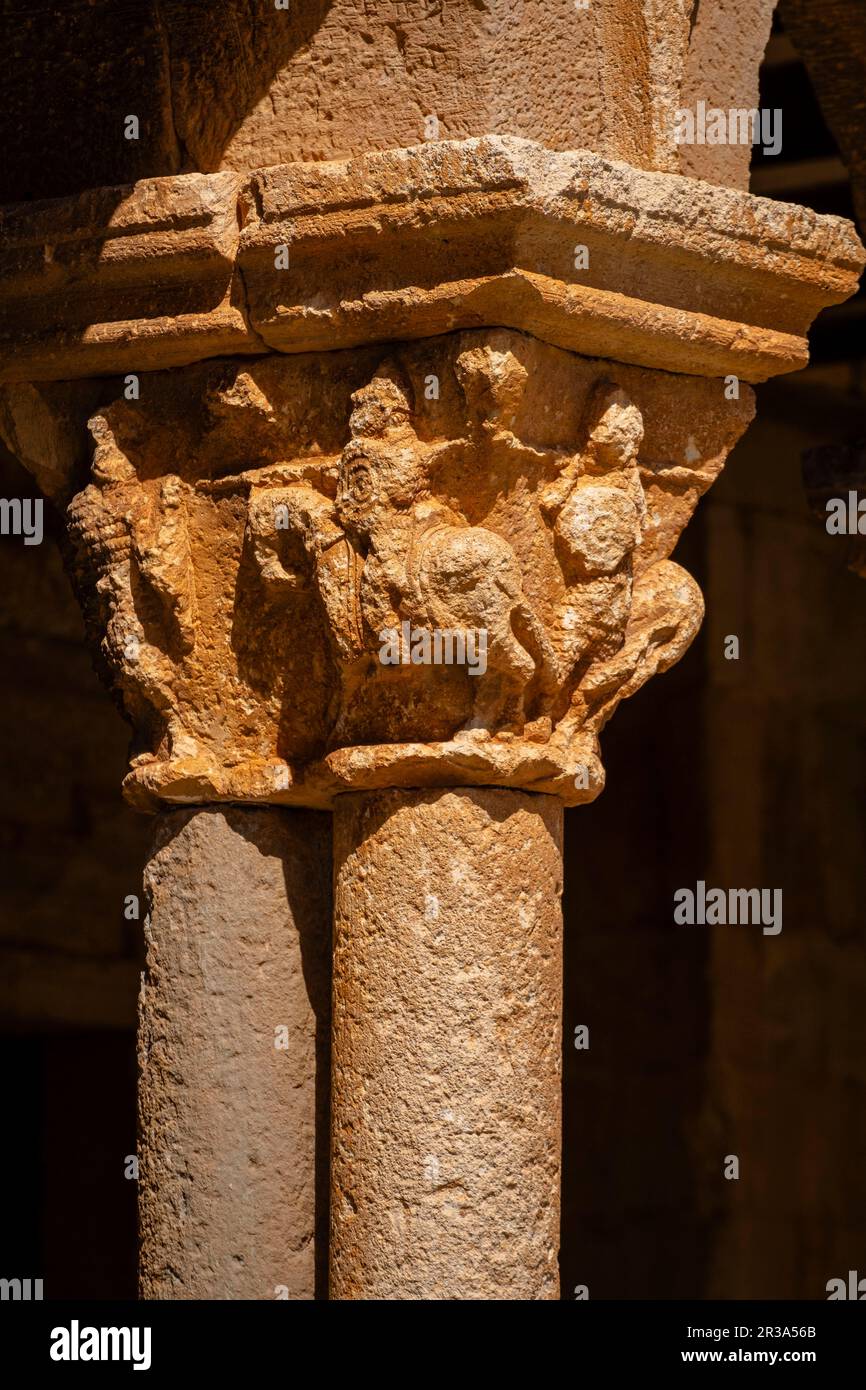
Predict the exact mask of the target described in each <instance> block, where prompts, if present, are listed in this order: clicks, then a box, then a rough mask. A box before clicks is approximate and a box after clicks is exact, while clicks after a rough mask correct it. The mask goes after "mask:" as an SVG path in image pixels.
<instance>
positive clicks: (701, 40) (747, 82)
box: [657, 0, 784, 188]
mask: <svg viewBox="0 0 866 1390" xmlns="http://www.w3.org/2000/svg"><path fill="white" fill-rule="evenodd" d="M776 3H777V0H712V3H711V4H708V3H706V0H704V3H703V4H702V3H701V0H695V3H694V4H693V5H691V6H690V9H691V14H690V34H689V47H688V56H687V58H686V62H685V66H684V69H683V72H682V77H681V78H680V85H679V91H678V100H677V102H676V105H678V106H680V107H681V108H684V109H687V110H691V111H695V110H696V108H697V103H698V102H699V101H703V102H704V103H705V105H706V107H707V108H714V109H716V110H721V111H724V112H725V113H726V114H727V113H728V112H729V111H731V110H737V111H743V110H755V109H757V107H758V102H759V90H758V69H759V68H760V65H761V59H762V58H763V56H764V50H765V49H766V47H767V41H768V40H769V37H770V29H771V27H772V22H773V12H774V10H775V8H776ZM657 4H658V7H659V9H660V11H661V12H662V15H664V12H665V11H666V10H667V9H668V5H667V3H666V0H657ZM661 22H662V23H663V24H664V22H665V20H664V18H662V20H661ZM783 119H784V113H783ZM783 138H784V137H783ZM677 153H678V156H679V159H678V164H677V166H676V167H677V168H678V169H679V172H680V173H681V174H689V175H691V176H692V177H693V178H698V179H705V180H706V181H707V182H708V183H716V184H721V185H723V186H724V187H728V188H748V187H749V170H750V167H751V162H752V146H751V144H729V143H725V144H717V145H709V144H703V145H701V144H693V145H688V144H682V145H679V146H678V149H677Z"/></svg>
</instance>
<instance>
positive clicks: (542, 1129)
mask: <svg viewBox="0 0 866 1390" xmlns="http://www.w3.org/2000/svg"><path fill="white" fill-rule="evenodd" d="M334 824H335V883H336V891H335V941H334V945H335V954H334V984H333V999H334V1035H333V1036H334V1044H333V1046H334V1056H333V1102H332V1131H333V1132H332V1161H331V1187H332V1200H331V1283H330V1294H331V1297H332V1298H335V1299H555V1298H557V1297H558V1270H557V1250H558V1246H559V1174H558V1170H559V1142H560V1085H559V1079H560V1067H561V1041H560V1034H561V1022H560V1012H561V940H560V938H561V913H560V906H559V895H560V891H561V886H562V885H561V834H562V813H561V810H560V808H559V806H558V805H557V803H556V802H555V801H554V800H553V799H551V798H549V797H532V796H527V795H525V794H523V793H520V792H508V791H500V790H466V789H461V790H459V791H450V792H409V791H406V792H400V791H397V792H382V793H374V794H371V795H360V796H344V797H340V798H338V800H337V803H336V808H335V818H334Z"/></svg>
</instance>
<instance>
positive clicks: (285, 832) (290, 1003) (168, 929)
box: [139, 808, 330, 1299]
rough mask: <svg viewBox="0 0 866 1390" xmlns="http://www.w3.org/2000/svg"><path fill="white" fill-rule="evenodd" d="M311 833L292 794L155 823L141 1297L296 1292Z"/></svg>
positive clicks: (323, 929)
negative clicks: (277, 806) (283, 801)
mask: <svg viewBox="0 0 866 1390" xmlns="http://www.w3.org/2000/svg"><path fill="white" fill-rule="evenodd" d="M328 842H329V835H328V827H327V826H326V824H325V823H324V818H320V817H318V816H316V815H315V814H314V813H304V812H300V811H273V810H243V809H240V808H233V809H226V810H200V809H196V810H193V811H178V812H172V813H170V814H168V815H166V816H164V817H162V818H161V819H160V820H159V821H158V823H157V827H156V837H155V842H154V849H153V853H152V856H151V858H150V861H149V864H148V867H147V870H146V874H145V891H146V894H147V900H148V918H147V923H146V928H145V930H146V937H147V969H146V972H145V975H144V977H143V982H142V991H141V999H140V1030H139V1065H140V1070H141V1079H140V1086H139V1110H140V1130H141V1139H140V1151H139V1158H140V1178H139V1224H140V1233H141V1291H142V1296H143V1297H145V1298H171V1299H178V1298H249V1299H273V1298H280V1297H283V1298H285V1297H288V1298H290V1299H308V1298H312V1297H313V1296H314V1290H315V1273H316V1270H315V1263H316V1239H317V1230H316V1226H317V1220H320V1219H321V1216H322V1200H321V1199H322V1197H323V1193H322V1191H321V1189H320V1190H319V1193H318V1199H319V1200H318V1203H317V1191H316V1187H317V1152H318V1151H317V1144H318V1145H321V1144H322V1142H323V1139H324V1136H325V1135H326V1133H327V1114H326V1096H327V1073H326V1068H327V1037H328V947H329V930H328V918H329V907H330V884H329V881H328V867H329V843H328ZM281 1029H283V1030H285V1031H284V1032H283V1033H280V1031H279V1030H281ZM278 1044H279V1045H278ZM318 1168H319V1174H320V1175H321V1171H322V1170H321V1164H319V1165H318ZM323 1235H324V1232H323V1230H322V1229H321V1228H320V1229H319V1231H318V1237H319V1238H320V1245H319V1258H320V1259H321V1258H322V1256H323V1253H324V1241H323V1240H321V1238H322V1237H323Z"/></svg>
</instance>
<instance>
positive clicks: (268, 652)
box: [68, 329, 753, 807]
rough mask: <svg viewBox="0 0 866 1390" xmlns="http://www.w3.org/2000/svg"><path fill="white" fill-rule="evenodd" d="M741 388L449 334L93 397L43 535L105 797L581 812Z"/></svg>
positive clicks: (669, 654)
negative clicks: (98, 747) (362, 801)
mask: <svg viewBox="0 0 866 1390" xmlns="http://www.w3.org/2000/svg"><path fill="white" fill-rule="evenodd" d="M741 391H742V394H741V396H740V398H739V399H736V398H735V399H730V400H729V399H727V397H726V392H725V389H724V385H723V383H722V382H718V381H712V380H708V379H705V378H700V377H685V376H672V375H669V374H665V373H659V372H652V371H647V370H645V369H642V368H639V367H630V366H624V365H622V364H617V363H612V362H602V361H597V360H592V359H588V358H583V357H578V356H575V355H574V354H572V353H568V352H564V351H562V350H560V349H558V348H554V347H552V346H550V345H548V344H544V343H540V342H538V341H537V340H535V339H532V338H529V337H526V336H525V335H523V334H520V333H516V332H514V331H511V330H507V329H478V330H470V331H466V332H463V333H456V334H448V335H445V336H442V337H439V338H432V339H428V340H425V341H422V342H419V343H411V344H403V345H399V346H395V347H389V348H383V347H379V346H368V347H365V348H359V349H355V350H352V351H347V352H339V353H323V354H309V355H302V356H294V357H276V356H270V357H265V358H261V359H258V360H255V361H249V360H247V361H244V360H233V361H222V362H220V363H217V364H200V365H196V366H192V367H189V368H186V369H183V370H178V371H175V372H171V373H155V374H153V375H152V376H149V377H148V378H147V379H146V383H145V389H144V390H143V392H142V396H141V399H140V400H132V401H130V400H126V399H124V398H123V396H121V397H119V398H118V399H115V400H111V401H109V402H108V403H107V404H105V405H104V406H103V407H102V408H101V409H99V410H98V411H97V412H95V413H94V414H93V415H92V416H91V417H90V420H89V432H90V435H91V437H92V440H93V459H92V467H91V480H90V482H89V483H88V484H87V486H86V487H84V488H83V490H81V491H79V492H78V493H77V494H76V495H75V496H74V497H73V499H72V501H71V502H70V504H69V508H68V520H69V527H70V534H71V537H72V541H73V549H74V556H75V560H74V568H75V573H76V576H77V580H78V584H79V587H80V590H81V592H82V594H83V596H84V602H85V608H86V611H87V613H88V617H89V621H90V625H91V630H92V632H93V636H94V639H95V640H96V641H97V643H98V644H99V648H100V652H101V655H102V658H103V659H104V662H105V664H106V666H107V667H108V669H109V671H110V673H111V678H112V680H113V682H114V683H115V685H116V687H117V689H118V690H119V692H120V694H121V698H122V700H123V704H124V707H125V709H126V712H127V714H128V715H129V717H130V719H131V721H132V723H133V725H134V728H135V730H136V748H135V753H134V757H133V762H132V770H131V771H130V773H129V776H128V778H127V781H126V792H127V795H128V796H129V798H130V800H132V801H133V802H134V803H136V804H138V805H141V806H143V807H152V806H154V805H155V804H157V803H159V802H167V803H183V802H193V801H195V802H198V801H220V800H226V801H251V802H274V803H283V804H301V805H309V806H326V805H328V804H330V802H331V800H332V798H333V796H334V795H335V794H336V793H338V792H341V791H346V790H362V789H371V788H377V787H386V786H405V787H410V786H412V787H417V786H443V785H444V786H447V785H464V786H465V785H498V786H511V787H521V788H526V789H531V790H535V791H543V792H553V793H556V794H557V795H558V796H560V797H561V798H562V799H563V800H564V801H565V802H566V803H569V804H573V803H577V802H581V801H586V800H590V799H591V798H592V797H594V796H595V795H596V794H597V793H598V791H599V790H600V788H601V786H602V783H603V772H602V767H601V763H600V760H599V751H598V735H599V733H600V731H601V729H602V727H603V726H604V724H605V723H606V722H607V720H608V719H609V718H610V716H611V714H612V713H613V711H614V709H615V708H616V706H617V704H618V703H619V702H620V700H622V699H623V698H625V697H626V696H628V695H630V694H632V693H634V691H636V690H637V689H638V688H639V687H640V686H641V685H642V684H643V683H644V681H646V680H647V679H648V678H649V677H650V676H651V675H653V674H654V673H655V672H656V671H660V670H661V671H663V670H665V669H666V668H667V667H668V666H670V665H671V664H672V663H673V662H674V661H676V660H677V658H678V657H679V656H680V655H681V654H682V652H683V651H684V650H685V648H686V646H687V645H688V643H689V642H690V641H691V638H692V636H693V635H694V633H695V631H696V629H697V627H698V625H699V623H700V619H701V615H702V602H701V596H700V592H699V590H698V588H697V585H696V584H695V583H694V581H693V580H692V579H691V578H690V577H689V576H688V575H687V574H686V573H685V572H684V571H683V570H682V569H680V568H679V567H678V566H677V565H675V564H673V563H672V562H671V561H670V559H669V558H668V557H669V556H670V553H671V551H672V549H673V547H674V545H675V543H676V540H677V538H678V537H679V534H680V532H681V531H682V529H683V527H684V526H685V524H686V522H687V521H688V519H689V517H690V516H691V513H692V511H693V510H694V507H695V505H696V503H697V500H698V498H699V497H700V495H701V493H702V492H704V491H705V490H706V488H707V487H708V486H709V485H710V484H711V483H712V481H713V480H714V478H715V477H716V475H717V474H718V472H719V470H720V469H721V467H722V465H723V463H724V460H725V457H726V455H727V452H728V450H729V449H730V448H731V446H732V445H733V444H734V442H735V441H736V440H737V438H738V437H739V436H740V434H741V433H742V431H743V429H744V428H745V426H746V424H747V423H748V421H749V419H750V418H751V414H752V408H753V407H752V398H751V392H750V391H749V389H748V387H743V388H741Z"/></svg>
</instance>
